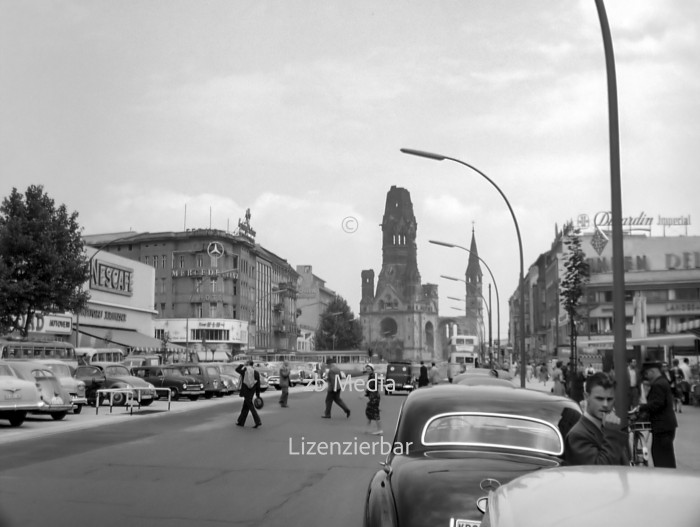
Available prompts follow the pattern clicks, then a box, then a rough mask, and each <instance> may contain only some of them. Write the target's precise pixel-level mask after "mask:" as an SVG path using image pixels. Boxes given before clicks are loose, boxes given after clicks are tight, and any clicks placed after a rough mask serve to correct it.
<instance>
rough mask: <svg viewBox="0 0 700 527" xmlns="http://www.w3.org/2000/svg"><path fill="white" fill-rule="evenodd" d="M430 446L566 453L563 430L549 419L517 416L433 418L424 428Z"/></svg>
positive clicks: (452, 416) (446, 416) (426, 441)
mask: <svg viewBox="0 0 700 527" xmlns="http://www.w3.org/2000/svg"><path fill="white" fill-rule="evenodd" d="M421 441H422V443H423V444H424V445H426V446H445V445H459V446H485V447H491V448H493V447H503V448H514V449H518V450H528V451H536V452H544V453H547V454H552V455H556V456H559V455H561V454H562V453H563V452H564V442H563V440H562V437H561V433H560V432H559V431H558V430H557V429H556V427H554V426H553V425H551V424H550V423H547V422H546V421H541V420H539V419H533V418H528V417H521V416H516V415H501V414H482V413H453V414H441V415H436V416H434V417H433V418H431V419H430V420H429V421H428V422H427V423H426V425H425V427H424V428H423V434H422V436H421Z"/></svg>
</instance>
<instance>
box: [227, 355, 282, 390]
mask: <svg viewBox="0 0 700 527" xmlns="http://www.w3.org/2000/svg"><path fill="white" fill-rule="evenodd" d="M231 364H233V366H234V368H237V367H238V366H240V365H241V364H245V363H243V362H238V363H233V362H232V363H231ZM253 368H255V370H256V371H257V372H258V373H259V374H260V391H261V392H266V391H267V389H268V388H269V387H270V380H269V377H268V375H269V374H270V372H271V371H272V370H271V368H270V366H269V363H265V364H264V363H257V364H256V365H254V366H253ZM239 384H240V381H239Z"/></svg>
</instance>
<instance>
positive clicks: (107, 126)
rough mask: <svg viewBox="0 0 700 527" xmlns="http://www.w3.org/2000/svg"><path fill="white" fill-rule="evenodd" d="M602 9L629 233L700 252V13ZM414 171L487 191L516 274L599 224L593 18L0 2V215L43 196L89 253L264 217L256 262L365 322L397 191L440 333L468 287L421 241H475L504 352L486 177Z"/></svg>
mask: <svg viewBox="0 0 700 527" xmlns="http://www.w3.org/2000/svg"><path fill="white" fill-rule="evenodd" d="M606 8H607V12H608V18H609V20H610V26H611V31H612V35H613V41H614V48H615V59H616V67H617V81H618V97H619V104H620V112H619V115H620V129H621V133H620V139H621V153H622V164H621V168H622V192H623V214H624V215H633V216H636V215H639V214H640V213H641V212H644V213H645V214H646V215H648V216H653V217H656V216H659V215H661V216H666V217H671V216H680V215H691V225H690V226H689V227H688V228H687V234H689V235H698V233H699V229H698V222H700V215H698V214H697V203H698V190H700V183H698V181H699V179H698V174H697V172H698V171H697V168H698V166H700V42H699V40H700V29H699V27H698V24H699V22H700V3H698V2H697V0H663V1H659V0H655V1H651V0H624V1H623V0H608V1H607V2H606ZM401 147H409V148H417V149H422V150H429V151H434V152H439V153H442V154H445V155H448V156H452V157H456V158H459V159H462V160H464V161H466V162H468V163H470V164H472V165H474V166H476V167H477V168H479V169H480V170H481V171H483V172H485V173H486V174H487V175H488V176H489V177H490V178H491V179H493V180H494V181H495V182H496V183H497V184H498V185H499V187H500V188H501V189H502V191H503V192H504V193H505V195H506V196H507V197H508V199H509V201H510V202H511V204H512V206H513V208H514V211H515V214H516V216H517V219H518V222H519V225H520V230H521V233H522V238H523V247H524V254H525V265H526V267H527V266H529V265H530V264H531V263H533V262H534V260H535V259H536V258H537V256H538V255H539V254H541V253H542V252H545V251H546V250H548V248H549V247H550V244H551V242H552V240H553V237H554V231H555V225H559V226H561V225H562V224H563V223H564V222H565V221H567V220H569V219H575V218H576V216H577V215H579V214H582V213H586V214H591V215H592V214H594V213H595V212H597V211H603V210H609V209H610V176H609V173H610V171H609V146H608V116H607V92H606V76H605V62H604V55H603V44H602V38H601V31H600V24H599V21H598V15H597V12H596V8H595V2H594V0H585V1H583V0H517V1H516V0H450V1H447V0H432V1H427V0H422V1H414V0H403V1H399V0H371V1H370V0H352V1H340V0H316V1H311V0H278V1H276V2H273V1H266V0H250V1H243V0H225V1H223V0H222V1H216V0H214V1H176V0H164V1H142V0H139V1H125V0H119V1H116V0H112V1H101V2H95V1H87V0H86V1H82V2H75V1H43V2H18V1H9V0H0V175H1V178H0V193H1V194H2V196H3V197H4V196H7V195H8V194H9V193H10V191H11V189H12V187H16V188H18V189H19V190H21V191H24V190H26V188H27V186H28V185H29V184H41V185H44V187H45V189H46V191H47V192H48V193H49V195H50V196H51V197H53V198H54V199H55V200H56V202H57V203H65V204H66V206H67V207H68V208H69V210H76V211H78V212H79V214H80V216H79V222H80V223H81V225H82V226H83V227H84V232H85V233H86V234H96V233H103V232H116V231H126V230H130V229H132V230H135V231H139V232H159V231H179V230H182V229H183V228H184V227H185V225H186V227H187V228H197V227H201V228H206V227H209V226H210V224H211V227H213V228H217V229H223V230H226V229H227V228H230V229H233V228H234V227H235V225H236V224H237V222H238V219H239V218H242V217H243V216H244V215H245V210H246V209H247V208H250V210H251V215H252V217H251V225H252V226H253V228H255V230H256V231H257V241H258V242H259V243H261V244H262V245H263V246H265V247H266V248H268V249H270V250H272V251H273V252H275V253H277V254H278V255H280V256H282V257H283V258H285V259H287V260H288V261H289V263H290V264H291V265H292V266H296V265H300V264H310V265H312V266H313V269H314V273H315V274H317V275H318V276H320V277H321V278H323V279H325V280H326V281H327V285H328V287H330V288H331V289H333V290H335V291H337V292H338V293H339V294H341V295H342V296H344V297H345V298H346V299H347V300H348V302H349V303H350V306H351V308H352V309H353V311H354V312H355V313H356V314H358V313H359V301H360V294H361V293H360V285H361V282H360V272H361V270H363V269H370V268H373V269H375V272H376V273H377V274H378V273H379V269H380V267H381V254H382V253H381V236H380V234H381V232H380V228H379V224H380V223H381V219H382V214H383V212H384V204H385V199H386V193H387V191H388V190H389V188H390V187H391V186H392V185H397V186H401V187H404V188H407V189H408V190H409V191H410V193H411V197H412V199H413V204H414V208H415V213H416V217H417V221H418V231H417V234H418V266H419V270H420V272H421V275H422V280H423V282H424V283H427V282H430V283H437V284H439V286H440V303H441V314H443V315H459V313H458V312H457V311H456V310H453V309H452V308H451V306H457V305H458V304H457V303H456V302H454V301H452V300H448V299H447V296H463V295H464V290H463V286H462V285H461V284H458V283H455V282H449V281H445V280H443V279H441V278H440V275H441V274H449V275H458V276H463V274H464V270H465V267H466V262H467V254H466V253H464V252H462V251H457V250H449V249H445V248H441V247H437V246H434V245H431V244H429V243H428V240H429V239H439V240H445V241H449V242H454V243H458V244H462V245H467V246H468V244H469V240H470V235H471V229H472V226H474V229H475V232H476V238H477V243H478V247H479V254H480V256H481V257H482V258H483V259H484V261H486V262H487V263H488V264H489V266H490V267H491V270H492V271H493V273H494V276H495V278H496V281H497V285H498V288H499V290H500V296H501V298H500V304H501V333H502V334H503V335H504V336H505V335H506V333H507V300H508V298H509V297H510V296H511V295H512V293H513V292H514V291H515V288H516V286H517V280H518V269H519V258H518V246H517V237H516V234H515V228H514V226H513V221H512V219H511V216H510V213H509V211H508V208H507V207H506V205H505V203H504V201H503V199H502V198H501V196H500V195H499V194H498V193H497V192H496V190H495V189H494V188H493V187H491V186H490V184H489V183H488V182H487V181H486V180H484V179H482V178H481V177H479V176H478V175H477V174H476V173H473V172H470V171H469V170H467V169H466V168H464V167H462V166H459V165H457V164H454V163H449V162H443V163H438V162H435V161H430V160H426V159H421V158H417V157H412V156H407V155H404V154H401V153H400V152H399V148H401ZM185 209H186V211H187V213H186V215H185ZM210 211H211V214H210ZM346 218H354V219H355V220H356V222H357V223H353V221H350V222H349V223H348V221H347V220H346V223H345V226H346V227H347V226H350V227H357V230H356V231H354V232H346V230H349V231H352V230H353V229H352V228H350V229H346V230H344V229H343V225H344V224H343V222H344V219H346ZM654 234H657V235H661V234H662V231H661V229H655V230H654ZM666 234H667V235H683V234H686V228H679V227H676V228H673V229H667V231H666ZM488 282H489V278H488V273H485V276H484V284H487V283H488ZM486 287H487V286H486V285H484V291H486ZM494 303H495V298H494ZM494 332H495V321H494Z"/></svg>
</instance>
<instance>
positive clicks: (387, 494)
mask: <svg viewBox="0 0 700 527" xmlns="http://www.w3.org/2000/svg"><path fill="white" fill-rule="evenodd" d="M390 475H391V468H390V467H389V465H385V470H380V471H378V472H377V473H376V474H375V475H374V477H373V478H372V480H371V481H370V483H369V487H368V488H367V497H366V499H365V515H364V522H363V525H364V527H395V526H396V525H398V522H397V518H396V503H395V501H394V496H393V494H392V492H391V482H390Z"/></svg>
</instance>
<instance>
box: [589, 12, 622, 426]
mask: <svg viewBox="0 0 700 527" xmlns="http://www.w3.org/2000/svg"><path fill="white" fill-rule="evenodd" d="M595 5H596V9H597V10H598V19H599V20H600V30H601V33H602V35H603V49H604V51H605V70H606V74H607V78H608V125H609V134H610V137H609V140H610V201H611V207H610V210H611V216H612V218H611V219H612V253H613V256H612V259H613V261H612V271H613V273H612V274H613V316H614V320H615V326H614V327H613V335H614V338H615V343H614V344H613V363H614V365H615V376H616V377H617V384H616V388H615V399H616V401H617V404H616V405H615V406H616V408H618V410H617V411H618V412H619V413H618V417H619V418H620V421H621V423H620V424H621V426H623V427H625V426H627V408H628V407H629V400H628V389H629V378H628V377H627V375H625V374H624V372H625V370H626V368H627V364H626V362H627V361H626V360H625V359H626V358H627V357H626V353H627V351H626V350H627V342H626V338H627V336H626V334H625V330H626V328H625V263H624V260H625V255H624V248H623V247H622V185H621V183H620V126H619V122H618V116H617V81H616V79H615V55H614V53H613V45H612V35H611V34H610V25H609V24H608V16H607V14H606V13H605V4H604V3H603V0H595Z"/></svg>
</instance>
